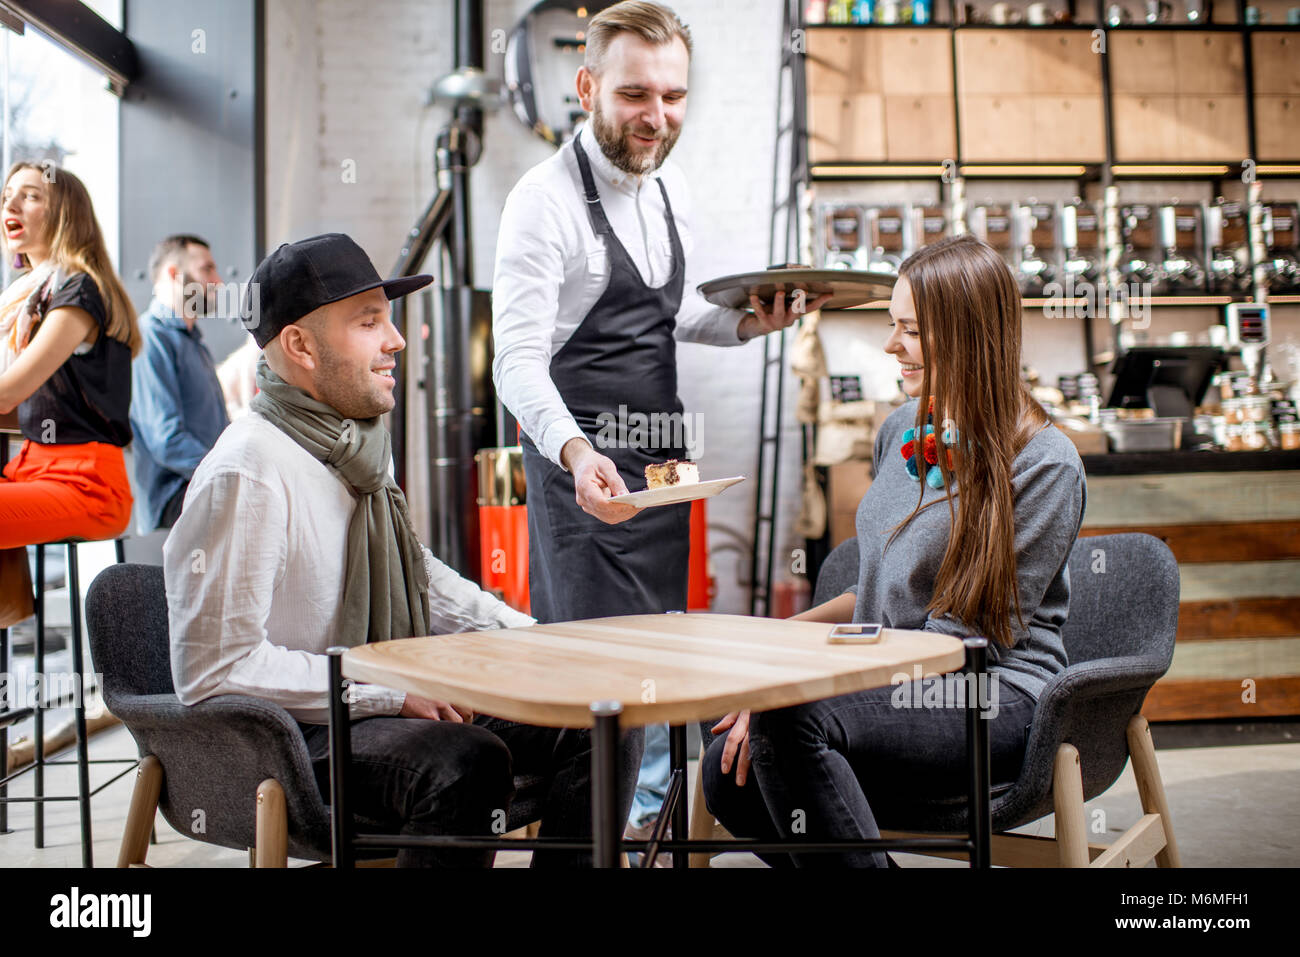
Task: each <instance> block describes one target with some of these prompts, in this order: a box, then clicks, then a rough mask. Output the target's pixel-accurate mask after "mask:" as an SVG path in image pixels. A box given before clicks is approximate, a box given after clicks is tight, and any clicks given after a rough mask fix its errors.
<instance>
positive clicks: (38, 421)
mask: <svg viewBox="0 0 1300 957" xmlns="http://www.w3.org/2000/svg"><path fill="white" fill-rule="evenodd" d="M0 210H2V215H3V226H4V250H5V254H6V255H9V256H12V257H14V265H15V266H16V267H18V268H19V269H22V270H24V272H23V273H22V274H21V275H20V276H19V277H18V278H17V279H16V280H14V282H13V283H11V284H10V286H9V288H8V289H6V290H5V292H4V294H3V295H0V336H2V337H3V340H4V349H3V350H0V352H2V353H3V357H4V361H0V413H8V412H11V411H12V410H13V409H15V408H17V409H18V424H19V427H20V428H21V430H22V433H23V437H24V438H25V439H26V441H25V442H24V443H23V445H22V449H21V451H20V452H19V453H18V456H17V457H16V458H15V459H14V460H13V461H12V462H10V463H9V465H8V466H7V467H6V468H5V470H4V476H3V478H2V479H0V548H13V547H16V546H20V545H34V544H37V543H40V542H52V541H59V540H62V539H65V538H79V539H84V540H95V539H105V538H114V537H116V536H118V535H120V534H121V533H122V532H123V530H125V528H126V526H127V524H128V522H129V521H130V518H131V488H130V483H129V482H128V480H127V475H126V465H125V462H124V460H123V455H122V448H123V447H124V446H126V445H127V444H129V443H130V441H131V423H130V418H129V409H130V405H131V358H132V356H134V355H135V353H136V352H138V351H139V348H140V333H139V329H138V327H137V324H136V318H135V309H134V307H133V306H132V304H131V300H130V299H129V298H128V297H127V294H126V290H125V289H123V288H122V283H121V281H120V280H119V279H118V278H117V276H116V275H115V274H114V272H113V267H112V264H111V263H110V262H109V258H108V250H107V247H106V246H105V244H104V237H103V233H102V232H101V231H100V228H99V223H98V221H97V220H96V219H95V210H94V207H93V205H92V204H91V201H90V194H89V193H88V192H87V191H86V187H85V186H84V185H83V184H82V182H81V180H79V179H78V178H77V177H76V176H74V175H73V174H72V173H69V172H68V171H67V170H64V169H60V168H59V167H57V166H53V165H49V164H41V165H37V164H35V163H21V162H20V163H15V164H14V165H13V167H12V168H11V169H10V170H9V175H8V176H7V177H6V178H5V184H4V193H3V205H2V206H0Z"/></svg>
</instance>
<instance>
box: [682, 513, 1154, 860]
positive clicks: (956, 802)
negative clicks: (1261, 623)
mask: <svg viewBox="0 0 1300 957" xmlns="http://www.w3.org/2000/svg"><path fill="white" fill-rule="evenodd" d="M1069 568H1070V615H1069V619H1068V620H1067V622H1066V625H1065V628H1064V629H1063V632H1062V637H1063V638H1064V641H1065V648H1066V654H1067V656H1068V660H1069V667H1067V668H1066V669H1065V671H1063V672H1061V674H1059V675H1057V676H1056V678H1055V679H1053V680H1052V682H1051V683H1049V684H1048V686H1047V687H1046V688H1045V689H1044V690H1043V693H1042V694H1041V695H1040V696H1039V699H1038V706H1037V708H1036V710H1035V711H1034V719H1033V728H1032V730H1031V732H1030V737H1029V743H1028V745H1027V747H1026V752H1025V761H1024V764H1023V766H1022V767H1021V770H1020V777H1019V779H1018V780H1017V781H1016V782H1015V783H1014V784H1012V785H1003V786H1000V787H997V788H994V790H993V831H994V835H993V848H992V861H993V863H994V864H997V865H1018V866H1030V867H1054V866H1061V867H1089V866H1091V867H1142V866H1144V865H1145V864H1147V863H1148V862H1149V861H1151V859H1152V858H1155V861H1156V864H1157V865H1158V866H1160V867H1178V866H1180V864H1179V857H1178V846H1177V843H1176V842H1175V840H1174V831H1173V825H1172V823H1171V821H1170V819H1169V807H1168V804H1167V802H1166V800H1165V792H1164V785H1163V783H1162V781H1161V779H1160V769H1159V767H1158V765H1157V764H1156V757H1155V749H1154V747H1153V746H1152V744H1151V734H1150V731H1149V729H1148V727H1147V722H1146V719H1145V718H1143V717H1142V714H1141V710H1142V702H1143V700H1144V699H1145V698H1146V694H1147V692H1148V691H1149V690H1150V689H1151V686H1152V685H1153V684H1155V683H1156V681H1157V680H1158V679H1159V678H1160V676H1161V675H1163V674H1164V673H1165V672H1166V671H1167V670H1168V669H1169V663H1170V661H1171V659H1172V658H1173V653H1174V633H1175V631H1176V630H1177V627H1178V565H1177V562H1176V561H1175V560H1174V556H1173V554H1172V553H1171V552H1170V551H1169V548H1168V547H1167V546H1166V545H1165V544H1164V543H1163V542H1161V541H1160V540H1159V539H1157V538H1154V537H1152V536H1150V535H1140V534H1125V535H1104V536H1098V537H1095V538H1083V539H1079V540H1078V541H1077V542H1075V545H1074V547H1073V549H1071V551H1070V557H1069ZM857 578H858V543H857V539H856V538H853V539H849V540H848V541H845V542H843V543H841V544H840V545H839V546H837V547H836V548H835V549H834V550H833V551H832V552H831V554H830V555H829V556H828V557H827V559H826V561H825V562H824V563H823V564H822V568H821V571H820V573H819V575H818V578H817V587H816V590H815V593H814V597H813V602H814V604H820V603H822V602H825V601H829V600H830V599H831V598H834V597H835V596H836V595H838V594H841V593H843V592H844V591H846V590H847V589H848V588H849V587H850V586H852V585H854V584H856V583H857ZM1129 758H1132V760H1133V773H1134V776H1135V777H1136V779H1137V787H1138V795H1139V799H1140V801H1141V804H1142V810H1143V816H1142V818H1141V819H1140V820H1139V821H1138V822H1137V823H1136V824H1135V825H1134V826H1133V827H1131V828H1129V829H1128V831H1126V832H1125V833H1124V834H1123V835H1121V836H1120V837H1119V838H1118V839H1117V840H1115V841H1114V842H1113V843H1111V844H1109V845H1105V844H1092V843H1089V841H1088V832H1087V821H1086V819H1085V816H1084V802H1085V801H1091V800H1092V799H1093V798H1096V797H1097V796H1098V795H1100V794H1102V793H1103V792H1105V791H1106V789H1107V788H1109V787H1110V786H1111V785H1112V784H1114V783H1115V780H1116V779H1117V778H1118V777H1119V776H1120V774H1121V773H1123V771H1124V765H1125V762H1126V761H1127V760H1128V759H1129ZM700 796H701V795H700V794H699V792H698V791H697V798H698V797H700ZM696 811H697V813H707V812H705V811H704V810H703V801H702V800H697V808H696ZM1053 812H1054V813H1055V815H1056V818H1055V829H1056V835H1055V837H1051V838H1049V837H1037V836H1031V835H1023V834H1007V833H1004V832H1006V831H1009V830H1010V829H1011V828H1015V827H1019V826H1021V825H1024V824H1028V823H1030V822H1032V821H1036V820H1038V819H1039V818H1041V817H1043V816H1044V815H1046V814H1049V813H1053ZM886 815H888V816H886ZM880 823H881V825H882V831H881V835H882V836H883V837H904V836H912V835H917V834H924V835H925V836H927V837H932V836H934V834H935V833H945V834H946V833H954V834H957V833H965V832H966V831H967V827H968V825H967V811H966V799H965V797H959V798H953V799H951V800H937V801H931V802H922V803H917V804H914V805H912V806H910V807H908V808H901V809H893V808H891V809H889V810H888V811H885V810H883V809H882V811H881V820H880ZM884 828H889V830H885V829H884ZM700 830H701V831H703V830H705V828H703V827H702V828H700ZM692 833H693V834H694V833H696V829H695V828H692ZM943 856H952V857H961V854H960V853H945V854H944V855H943ZM692 857H695V855H692ZM699 858H700V859H701V861H702V863H704V864H707V856H706V855H699Z"/></svg>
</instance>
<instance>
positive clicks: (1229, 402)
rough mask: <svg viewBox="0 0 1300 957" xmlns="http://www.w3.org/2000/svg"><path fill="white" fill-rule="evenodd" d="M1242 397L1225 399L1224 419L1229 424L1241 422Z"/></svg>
mask: <svg viewBox="0 0 1300 957" xmlns="http://www.w3.org/2000/svg"><path fill="white" fill-rule="evenodd" d="M1241 402H1242V400H1241V399H1224V400H1223V421H1224V422H1226V423H1228V424H1229V425H1240V424H1241Z"/></svg>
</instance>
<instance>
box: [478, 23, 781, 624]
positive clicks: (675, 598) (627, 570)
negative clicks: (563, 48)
mask: <svg viewBox="0 0 1300 957" xmlns="http://www.w3.org/2000/svg"><path fill="white" fill-rule="evenodd" d="M690 53H691V46H690V34H689V32H688V31H687V29H686V27H685V26H684V25H683V24H682V23H681V21H680V20H679V19H678V18H677V16H676V15H675V14H674V13H673V12H672V11H670V10H668V9H667V8H665V7H662V6H660V5H658V4H655V3H646V2H634V0H628V2H624V3H619V4H616V5H615V6H613V7H610V8H608V9H607V10H605V11H603V12H602V13H599V14H598V15H596V16H595V17H593V18H592V20H591V22H590V24H589V27H588V30H587V35H586V59H585V64H584V66H583V67H582V68H581V69H580V70H579V71H578V77H577V87H578V96H579V98H580V100H581V103H582V107H583V109H585V110H586V111H587V112H588V113H589V114H590V115H591V120H590V122H589V123H587V124H585V125H584V126H583V128H582V130H581V131H580V132H579V134H578V135H577V136H576V137H575V138H574V140H573V141H572V142H571V143H569V144H566V145H565V146H564V147H563V148H562V149H560V150H559V152H558V153H556V155H555V156H553V157H551V158H550V159H548V160H547V161H546V162H544V163H541V164H540V165H538V166H536V167H534V168H533V169H531V170H530V171H529V172H528V173H527V174H525V176H524V177H523V179H521V180H520V181H519V183H518V184H517V185H516V186H515V188H514V190H512V191H511V193H510V196H509V197H508V198H507V200H506V205H505V209H504V211H503V212H502V216H501V229H500V234H499V237H498V240H497V259H496V274H495V277H494V280H493V335H494V337H495V345H496V358H495V361H494V363H493V369H492V371H493V379H494V381H495V383H496V387H497V392H498V394H499V395H500V396H501V399H502V401H503V402H504V403H505V405H506V407H507V408H509V409H510V411H511V412H512V413H513V414H514V416H515V418H516V419H517V420H518V421H519V423H520V425H521V427H522V431H523V433H524V435H523V439H522V444H523V449H524V471H525V475H526V479H527V485H528V540H529V565H528V572H529V592H530V597H531V601H532V609H531V610H532V614H533V615H534V616H536V617H537V619H538V620H539V621H541V622H552V621H571V620H575V619H581V618H598V617H603V616H607V615H631V614H647V613H650V614H655V613H660V612H664V611H670V610H675V609H685V607H686V585H687V559H688V555H689V548H690V528H689V523H690V505H689V504H683V505H672V506H665V507H661V508H650V509H645V510H644V511H643V512H641V513H640V514H638V511H637V510H636V509H635V508H633V507H632V506H630V505H623V504H620V503H614V502H610V501H609V498H610V497H611V496H613V495H620V494H623V493H624V492H627V491H628V489H629V488H633V489H638V488H643V487H645V472H644V470H645V466H646V465H648V464H651V463H654V462H663V461H665V460H667V459H672V458H676V459H685V458H686V457H687V455H686V449H685V448H684V447H682V445H681V444H680V443H681V442H682V441H684V439H682V438H681V437H682V436H684V435H685V431H684V429H681V428H678V429H675V430H663V431H669V432H670V434H671V435H672V437H673V438H675V439H676V440H677V442H678V444H667V445H664V444H660V445H659V446H657V447H634V444H633V443H632V442H631V441H629V439H633V438H636V437H637V436H636V435H635V434H633V435H629V434H628V430H627V428H626V421H627V419H628V417H630V416H631V415H632V414H634V413H638V412H639V413H643V414H646V415H653V414H660V415H662V414H664V413H668V414H670V415H672V416H673V418H672V421H673V422H675V423H677V424H679V425H680V424H681V413H682V403H681V400H680V399H678V397H677V358H676V342H675V340H676V339H683V340H686V341H690V342H704V343H710V344H713V345H720V346H723V345H740V344H741V343H742V342H743V341H745V340H746V339H749V338H752V337H754V336H756V335H760V334H763V333H765V332H771V331H773V330H775V329H779V328H782V327H783V326H785V325H788V324H789V323H790V322H792V321H793V320H794V316H792V315H791V316H789V318H788V319H787V316H786V314H785V311H784V309H781V308H780V307H779V304H778V307H776V308H774V310H773V314H772V315H770V316H769V315H768V314H767V313H766V312H765V311H764V310H762V309H761V308H760V309H759V314H758V315H755V314H754V313H748V312H743V311H740V310H734V309H725V308H720V307H716V306H712V305H710V304H709V303H707V302H706V301H705V300H704V299H703V298H702V297H701V296H700V295H699V294H698V293H697V292H696V291H695V285H696V280H693V279H692V278H690V270H689V268H688V261H687V260H688V256H689V254H690V249H691V238H690V230H689V226H688V223H689V217H690V206H689V202H688V195H687V190H686V182H685V179H684V177H683V176H682V174H681V172H680V171H678V170H677V169H676V167H675V166H672V165H669V166H662V165H661V164H663V162H664V159H665V158H666V157H667V156H668V153H669V152H670V151H671V150H672V148H673V144H674V143H676V142H677V137H678V135H679V134H680V132H681V124H682V120H683V119H684V117H685V113H686V86H687V75H688V72H689V66H690ZM621 408H622V409H625V410H626V414H625V415H621V416H620V409H621ZM602 414H604V415H605V416H606V419H605V422H606V423H607V422H608V421H609V418H608V417H611V416H612V417H615V418H616V419H617V421H618V422H619V431H618V436H617V441H615V442H610V441H609V433H610V430H609V429H608V428H606V429H605V430H604V431H603V432H602V428H601V426H602V423H601V422H598V418H599V417H600V416H601V415H602ZM650 421H655V420H650ZM660 421H662V420H660ZM652 436H653V433H652ZM659 438H660V439H661V443H662V441H663V439H664V436H663V435H662V431H661V432H660V434H659ZM634 516H635V518H634ZM628 519H633V520H632V521H628Z"/></svg>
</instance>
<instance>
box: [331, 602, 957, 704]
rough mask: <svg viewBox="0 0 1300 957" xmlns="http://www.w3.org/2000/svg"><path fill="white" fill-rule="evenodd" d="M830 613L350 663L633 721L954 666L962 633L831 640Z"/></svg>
mask: <svg viewBox="0 0 1300 957" xmlns="http://www.w3.org/2000/svg"><path fill="white" fill-rule="evenodd" d="M830 629H831V626H830V625H827V624H822V623H818V622H803V621H783V620H778V619H772V618H750V617H746V616H743V615H709V614H689V615H629V616H625V617H618V618H596V619H591V620H588V621H575V622H565V623H559V624H552V625H535V626H533V627H531V628H511V629H505V630H499V631H478V632H468V633H465V634H459V635H443V636H434V637H429V638H406V639H402V640H398V641H388V642H380V643H376V644H371V645H363V646H361V647H358V648H351V649H349V650H348V652H347V654H346V655H344V658H343V674H344V675H345V676H347V677H350V678H354V679H356V680H358V681H365V682H371V683H373V684H380V685H384V686H386V687H389V688H396V689H398V690H401V691H407V692H410V693H413V694H417V695H422V696H424V697H427V698H434V699H437V700H440V701H448V702H451V703H453V704H458V705H464V706H467V707H470V708H473V709H474V710H475V711H476V712H479V713H483V714H491V715H495V716H497V717H501V718H507V719H509V720H512V721H520V722H525V723H528V724H536V725H542V726H547V727H588V726H590V725H591V723H592V718H591V711H590V708H591V704H592V703H593V702H596V701H610V700H613V701H618V702H620V703H621V704H622V706H623V717H622V721H623V723H625V724H628V725H644V724H658V723H670V724H685V723H687V722H690V721H701V720H704V719H707V718H717V717H721V716H722V715H724V714H726V713H727V712H729V711H735V710H740V709H743V708H750V709H753V710H758V711H763V710H771V709H773V708H780V707H785V706H788V705H792V704H802V703H804V702H808V701H816V700H818V699H821V698H829V697H833V696H835V695H840V694H847V693H848V692H851V691H861V690H864V689H867V688H876V687H881V686H886V685H889V684H890V683H891V679H892V678H893V677H894V676H895V675H896V674H900V673H901V674H903V675H906V676H907V677H908V678H909V679H910V678H911V677H912V675H913V666H914V665H918V664H919V665H920V666H921V673H922V674H927V675H928V674H939V673H943V672H948V671H955V670H957V669H959V668H961V667H962V666H963V665H964V663H965V660H966V659H965V650H964V647H963V645H962V642H961V641H960V639H957V638H951V637H948V636H946V635H938V634H933V633H930V632H921V631H903V630H899V629H888V628H887V629H885V630H884V632H883V637H882V640H881V641H880V643H879V644H874V645H832V644H828V643H827V641H826V636H827V635H828V634H829V632H830Z"/></svg>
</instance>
